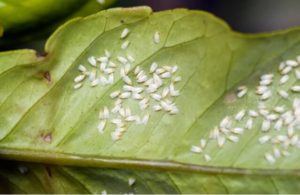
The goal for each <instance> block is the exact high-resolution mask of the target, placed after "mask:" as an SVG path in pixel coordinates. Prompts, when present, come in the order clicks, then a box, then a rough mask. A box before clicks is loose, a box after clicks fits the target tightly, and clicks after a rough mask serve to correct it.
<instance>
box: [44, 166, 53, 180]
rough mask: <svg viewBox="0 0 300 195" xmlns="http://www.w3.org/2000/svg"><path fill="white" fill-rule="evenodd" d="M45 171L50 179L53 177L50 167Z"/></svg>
mask: <svg viewBox="0 0 300 195" xmlns="http://www.w3.org/2000/svg"><path fill="white" fill-rule="evenodd" d="M45 169H46V172H47V175H48V176H49V177H52V171H51V168H50V167H49V166H47V165H46V166H45Z"/></svg>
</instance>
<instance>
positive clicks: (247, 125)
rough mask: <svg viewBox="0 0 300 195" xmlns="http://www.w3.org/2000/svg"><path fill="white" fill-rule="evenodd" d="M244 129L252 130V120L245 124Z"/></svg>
mask: <svg viewBox="0 0 300 195" xmlns="http://www.w3.org/2000/svg"><path fill="white" fill-rule="evenodd" d="M245 128H246V129H248V130H250V129H252V128H253V119H252V118H249V119H248V120H247V122H246V124H245Z"/></svg>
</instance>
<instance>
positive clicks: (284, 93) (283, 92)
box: [278, 90, 289, 99]
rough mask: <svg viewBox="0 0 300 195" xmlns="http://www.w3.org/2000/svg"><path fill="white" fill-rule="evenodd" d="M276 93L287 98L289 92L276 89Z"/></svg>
mask: <svg viewBox="0 0 300 195" xmlns="http://www.w3.org/2000/svg"><path fill="white" fill-rule="evenodd" d="M278 94H279V95H280V96H281V97H282V98H283V99H288V97H289V94H288V93H287V92H286V91H284V90H279V91H278Z"/></svg>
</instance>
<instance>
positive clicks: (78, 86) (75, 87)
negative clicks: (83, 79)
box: [74, 83, 82, 89]
mask: <svg viewBox="0 0 300 195" xmlns="http://www.w3.org/2000/svg"><path fill="white" fill-rule="evenodd" d="M80 87H82V83H77V84H75V85H74V89H79V88H80Z"/></svg>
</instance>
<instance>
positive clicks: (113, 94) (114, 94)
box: [110, 91, 121, 98]
mask: <svg viewBox="0 0 300 195" xmlns="http://www.w3.org/2000/svg"><path fill="white" fill-rule="evenodd" d="M120 93H121V92H120V91H114V92H112V93H111V94H110V97H111V98H116V97H118V96H119V95H120Z"/></svg>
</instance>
